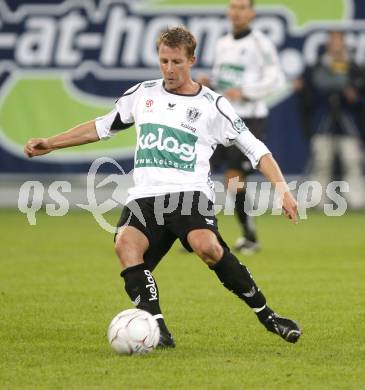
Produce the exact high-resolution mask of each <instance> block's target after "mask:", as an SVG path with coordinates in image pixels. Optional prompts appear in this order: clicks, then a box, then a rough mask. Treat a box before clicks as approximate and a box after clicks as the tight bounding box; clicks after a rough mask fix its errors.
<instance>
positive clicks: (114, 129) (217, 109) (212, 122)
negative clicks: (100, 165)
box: [96, 79, 270, 203]
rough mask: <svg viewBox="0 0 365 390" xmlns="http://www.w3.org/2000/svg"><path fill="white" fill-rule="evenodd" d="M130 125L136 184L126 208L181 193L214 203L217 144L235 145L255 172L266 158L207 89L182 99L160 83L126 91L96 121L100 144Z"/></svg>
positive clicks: (260, 146) (264, 151)
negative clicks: (133, 137)
mask: <svg viewBox="0 0 365 390" xmlns="http://www.w3.org/2000/svg"><path fill="white" fill-rule="evenodd" d="M118 123H119V126H117V124H118ZM133 124H134V125H135V128H136V133H137V134H136V135H137V145H136V151H135V156H134V172H133V179H134V184H135V185H134V187H132V188H130V189H129V191H128V199H127V203H128V202H130V201H131V200H133V199H138V198H145V197H150V196H158V195H163V194H166V193H173V192H181V191H202V192H203V193H204V194H205V195H206V196H207V197H208V198H209V199H210V200H212V201H214V186H213V183H212V181H211V179H210V164H209V159H210V157H211V155H212V153H213V151H214V150H215V148H216V146H217V144H223V145H225V146H230V145H233V144H236V146H237V147H239V148H240V149H241V150H242V152H243V153H244V154H246V155H247V157H248V158H249V159H250V160H251V162H252V165H253V166H254V167H256V166H257V164H258V162H259V160H260V158H261V157H262V156H263V155H264V154H267V153H270V152H269V150H268V149H267V147H266V146H265V145H264V144H263V143H262V142H261V141H259V140H258V139H257V138H255V137H254V136H253V134H252V133H251V132H250V131H249V130H248V129H247V127H246V126H245V124H244V123H243V121H242V120H241V119H240V117H239V116H238V115H237V114H236V113H235V111H234V109H233V107H232V105H231V104H230V103H229V102H228V101H227V99H225V98H224V97H222V96H220V95H218V94H217V93H215V92H213V91H212V90H211V89H209V88H207V87H201V88H200V89H199V91H198V92H197V93H196V94H195V95H180V94H175V93H171V92H169V91H167V90H166V89H165V88H164V84H163V80H162V79H160V80H151V81H146V82H143V83H141V84H138V85H136V86H134V87H132V88H131V89H129V90H128V91H127V92H126V93H125V94H124V95H122V96H121V97H120V98H119V100H118V101H117V102H116V106H115V109H114V110H113V111H111V112H110V113H109V114H107V115H105V116H103V117H99V118H97V119H96V129H97V133H98V135H99V138H100V139H102V140H104V139H108V138H110V137H111V136H113V135H114V134H116V133H118V132H119V131H121V129H123V128H126V127H128V126H131V125H133Z"/></svg>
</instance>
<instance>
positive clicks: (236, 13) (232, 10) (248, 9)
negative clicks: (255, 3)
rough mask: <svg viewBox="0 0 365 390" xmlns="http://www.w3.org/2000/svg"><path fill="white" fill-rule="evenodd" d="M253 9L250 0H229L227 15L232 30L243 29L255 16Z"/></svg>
mask: <svg viewBox="0 0 365 390" xmlns="http://www.w3.org/2000/svg"><path fill="white" fill-rule="evenodd" d="M255 15H256V13H255V10H254V9H253V8H252V6H251V2H250V0H231V1H230V3H229V8H228V17H229V19H230V21H231V23H232V26H233V30H234V31H236V32H237V31H242V30H245V29H246V28H247V27H248V25H249V24H250V22H251V20H252V19H253V18H254V17H255Z"/></svg>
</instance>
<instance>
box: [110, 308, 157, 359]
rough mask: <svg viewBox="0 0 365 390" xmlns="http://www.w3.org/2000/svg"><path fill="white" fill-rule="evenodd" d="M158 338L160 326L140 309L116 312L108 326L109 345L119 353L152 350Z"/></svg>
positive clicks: (128, 353) (127, 353)
mask: <svg viewBox="0 0 365 390" xmlns="http://www.w3.org/2000/svg"><path fill="white" fill-rule="evenodd" d="M159 339H160V328H159V326H158V323H157V321H156V320H155V319H154V318H153V316H152V315H151V314H150V313H148V312H146V311H144V310H140V309H128V310H124V311H122V312H120V313H118V314H117V315H116V316H115V317H114V318H113V319H112V321H111V323H110V325H109V328H108V340H109V343H110V345H111V347H112V348H113V349H114V351H116V352H117V353H119V354H121V355H132V354H143V353H149V352H151V351H153V350H154V349H155V348H156V346H157V344H158V341H159Z"/></svg>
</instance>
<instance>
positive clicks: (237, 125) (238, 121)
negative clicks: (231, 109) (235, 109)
mask: <svg viewBox="0 0 365 390" xmlns="http://www.w3.org/2000/svg"><path fill="white" fill-rule="evenodd" d="M233 128H234V129H235V130H236V131H237V132H238V133H241V132H242V131H243V130H247V126H246V125H245V123H244V122H243V120H242V119H241V118H237V119H236V120H235V121H234V122H233Z"/></svg>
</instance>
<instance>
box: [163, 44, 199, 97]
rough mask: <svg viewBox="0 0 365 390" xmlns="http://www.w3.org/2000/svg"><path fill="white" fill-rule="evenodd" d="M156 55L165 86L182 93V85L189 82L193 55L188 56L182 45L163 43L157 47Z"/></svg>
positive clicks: (193, 61)
mask: <svg viewBox="0 0 365 390" xmlns="http://www.w3.org/2000/svg"><path fill="white" fill-rule="evenodd" d="M158 56H159V59H160V69H161V73H162V76H163V79H164V81H165V88H166V89H167V90H169V91H173V92H177V93H179V92H181V93H183V90H184V86H186V85H187V84H188V83H189V82H191V75H190V70H191V67H192V66H193V65H194V63H195V57H188V56H187V54H186V50H185V48H184V47H175V48H172V47H169V46H166V45H164V44H163V43H162V44H161V45H160V47H159V50H158Z"/></svg>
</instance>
